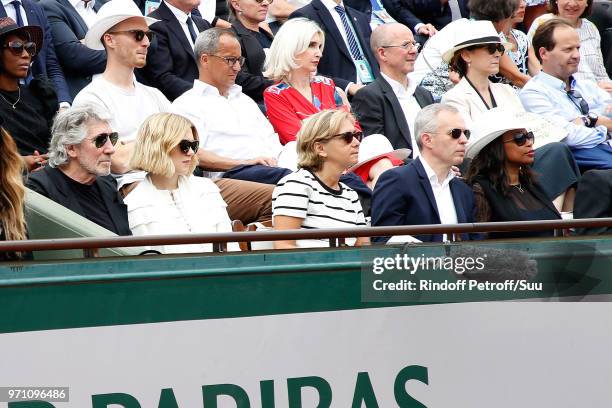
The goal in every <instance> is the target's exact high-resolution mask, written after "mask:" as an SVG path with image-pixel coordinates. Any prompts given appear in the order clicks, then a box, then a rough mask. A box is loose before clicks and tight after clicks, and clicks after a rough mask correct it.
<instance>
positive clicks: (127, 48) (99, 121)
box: [0, 0, 612, 257]
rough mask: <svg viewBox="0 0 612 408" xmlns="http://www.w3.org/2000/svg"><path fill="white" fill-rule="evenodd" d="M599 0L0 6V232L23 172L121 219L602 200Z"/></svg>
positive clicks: (298, 223)
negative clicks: (546, 8) (544, 3)
mask: <svg viewBox="0 0 612 408" xmlns="http://www.w3.org/2000/svg"><path fill="white" fill-rule="evenodd" d="M594 1H595V0H549V13H548V14H542V13H543V11H544V10H542V8H541V7H539V3H538V4H535V3H534V2H533V1H532V2H531V3H529V2H527V3H526V2H525V1H523V0H469V1H466V0H383V1H380V0H371V1H369V0H344V1H343V0H310V1H303V0H301V1H295V0H274V1H273V0H228V2H227V8H225V7H224V6H223V4H222V2H215V1H213V0H202V1H200V0H161V2H159V3H155V2H146V4H143V3H142V2H138V1H134V0H106V1H104V0H41V1H40V2H36V1H33V0H18V1H8V2H6V1H3V2H2V5H0V16H2V13H3V14H4V16H3V17H0V120H1V126H2V128H1V129H0V130H1V131H0V180H1V183H2V184H1V185H0V192H1V194H0V204H1V205H2V206H1V207H0V237H1V238H0V239H2V240H5V239H26V238H27V225H26V222H25V217H24V210H23V206H24V191H25V189H24V184H25V185H26V186H27V187H28V188H30V189H32V190H34V191H37V192H39V193H41V194H43V195H45V196H47V197H48V198H50V199H52V200H54V201H56V202H58V203H60V204H62V205H64V206H65V207H67V208H69V209H71V210H72V211H74V212H76V213H78V214H80V215H82V216H84V217H85V218H87V219H89V220H91V221H93V222H95V223H96V224H99V225H100V226H102V227H104V228H106V229H107V230H109V231H111V232H114V233H116V234H118V235H130V234H134V235H148V234H172V233H189V232H193V233H197V232H220V231H230V230H231V228H232V226H231V225H232V221H233V220H239V221H240V222H242V223H243V224H245V225H246V224H250V223H254V222H256V223H258V224H259V225H261V224H262V223H264V224H266V223H270V222H272V225H273V228H275V229H279V230H283V229H297V228H304V229H313V228H315V229H318V228H328V227H347V226H349V227H360V226H367V225H373V226H379V225H385V226H388V225H418V224H455V223H471V222H475V221H519V220H546V219H559V218H561V217H562V216H563V217H564V218H567V217H571V216H572V214H573V216H575V217H583V218H584V217H606V216H610V215H612V199H611V197H612V193H611V191H612V173H611V172H612V144H611V140H610V137H611V135H612V81H611V80H610V76H609V75H610V71H612V67H610V66H606V65H605V63H606V62H605V61H608V62H609V61H611V59H610V58H608V57H609V56H608V55H605V54H602V40H601V38H602V35H601V34H600V32H601V33H603V36H604V38H607V36H609V31H610V30H612V27H609V26H606V25H605V24H609V19H607V20H606V18H598V19H597V20H596V21H599V22H601V21H603V22H604V23H603V24H604V25H603V26H601V27H598V26H596V25H595V24H593V23H592V22H591V21H589V16H590V14H591V13H592V12H593V11H594V10H603V13H606V12H607V11H608V10H609V8H606V7H603V8H602V7H600V6H598V3H599V2H600V1H603V2H604V3H605V2H608V1H609V0H597V1H595V2H594ZM608 6H609V5H608ZM536 9H537V10H540V11H539V12H540V14H542V15H539V16H538V15H534V13H535V10H536ZM600 12H601V11H600ZM226 13H228V14H226ZM526 13H527V15H528V16H529V18H526V17H525V16H526ZM525 20H526V21H525ZM532 21H533V22H532ZM605 21H608V23H605ZM604 52H610V50H609V49H607V48H606V49H605V51H604ZM361 143H363V145H362V147H363V148H364V149H365V150H364V151H363V152H362V153H364V154H363V155H361V154H360V145H361ZM577 191H578V192H577ZM577 232H578V233H609V232H610V231H609V230H601V229H600V230H594V229H589V230H578V231H577ZM549 235H552V231H542V232H537V233H534V234H531V235H529V234H526V233H520V232H515V233H510V234H492V236H491V237H506V236H513V237H514V236H549ZM452 238H454V239H459V240H473V239H483V238H485V236H484V235H482V234H461V235H458V236H456V237H450V236H446V235H445V234H444V235H443V234H432V235H420V236H417V237H407V238H404V239H410V240H421V241H445V240H448V239H452ZM401 239H402V238H401V237H379V238H376V239H374V240H373V241H375V242H387V241H390V242H398V240H401ZM347 242H348V243H349V244H351V245H367V244H370V242H369V240H367V239H362V238H357V239H347ZM325 244H326V243H325V241H313V240H310V241H278V242H276V243H275V244H274V245H275V247H277V248H293V247H304V246H319V245H325ZM155 249H156V250H158V251H160V252H206V251H210V250H212V248H211V247H210V245H186V246H176V247H172V246H168V247H157V248H155ZM229 249H230V250H237V249H238V247H237V246H235V247H234V246H232V247H231V248H229ZM15 255H17V256H20V255H21V254H13V255H3V256H5V257H7V256H15Z"/></svg>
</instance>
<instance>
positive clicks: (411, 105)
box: [380, 71, 421, 159]
mask: <svg viewBox="0 0 612 408" xmlns="http://www.w3.org/2000/svg"><path fill="white" fill-rule="evenodd" d="M380 75H381V76H382V77H383V78H384V79H385V81H387V82H388V83H389V85H391V89H393V93H394V94H395V96H396V97H397V100H398V101H399V104H400V106H401V107H402V111H403V112H404V117H405V118H406V122H407V123H408V129H410V142H411V143H412V157H413V158H414V159H416V158H417V157H419V156H420V152H419V148H418V146H417V142H416V137H415V134H414V120H415V119H416V116H417V113H419V111H420V110H421V105H419V103H418V102H417V100H416V98H415V97H414V91H415V90H416V87H417V84H416V82H415V81H410V80H408V88H404V86H403V85H402V84H400V83H399V82H397V81H396V80H394V79H391V78H390V77H389V76H387V75H385V74H384V73H383V72H382V71H380Z"/></svg>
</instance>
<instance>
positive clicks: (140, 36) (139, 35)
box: [108, 30, 155, 42]
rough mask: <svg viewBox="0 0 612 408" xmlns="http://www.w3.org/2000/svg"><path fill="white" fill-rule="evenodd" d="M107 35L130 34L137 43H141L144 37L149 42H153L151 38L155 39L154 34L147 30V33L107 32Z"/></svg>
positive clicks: (128, 31) (130, 31)
mask: <svg viewBox="0 0 612 408" xmlns="http://www.w3.org/2000/svg"><path fill="white" fill-rule="evenodd" d="M108 33H109V34H132V35H133V36H134V39H135V40H136V41H137V42H141V41H142V40H143V39H144V38H145V36H146V37H147V38H148V39H149V42H151V41H153V38H154V37H155V32H153V31H151V30H149V31H144V30H124V31H109V32H108Z"/></svg>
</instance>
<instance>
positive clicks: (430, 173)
mask: <svg viewBox="0 0 612 408" xmlns="http://www.w3.org/2000/svg"><path fill="white" fill-rule="evenodd" d="M420 159H421V164H422V165H423V168H424V169H425V174H427V179H429V182H430V183H435V184H440V185H442V187H444V186H446V185H447V184H448V183H450V182H451V180H452V179H453V178H455V173H453V171H452V170H451V169H448V174H447V175H446V178H445V179H444V180H443V181H442V182H441V183H440V182H439V180H438V176H437V175H436V172H435V171H434V170H433V169H432V168H431V166H430V165H429V163H427V160H425V157H423V156H420Z"/></svg>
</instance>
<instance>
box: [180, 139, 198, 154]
mask: <svg viewBox="0 0 612 408" xmlns="http://www.w3.org/2000/svg"><path fill="white" fill-rule="evenodd" d="M178 147H179V149H180V151H181V152H183V153H184V154H187V153H189V149H191V150H193V152H194V153H197V152H198V148H199V147H200V141H199V140H187V139H183V140H181V141H180V142H179V144H178Z"/></svg>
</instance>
